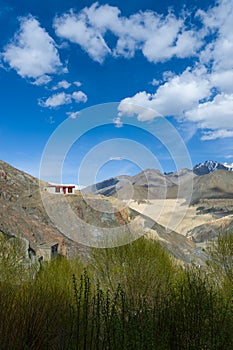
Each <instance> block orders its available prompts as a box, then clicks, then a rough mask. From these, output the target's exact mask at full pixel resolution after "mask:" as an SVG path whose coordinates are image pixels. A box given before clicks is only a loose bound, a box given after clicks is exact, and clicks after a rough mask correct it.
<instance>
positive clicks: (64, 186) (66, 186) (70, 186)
mask: <svg viewBox="0 0 233 350" xmlns="http://www.w3.org/2000/svg"><path fill="white" fill-rule="evenodd" d="M47 187H59V188H75V185H48V186H47Z"/></svg>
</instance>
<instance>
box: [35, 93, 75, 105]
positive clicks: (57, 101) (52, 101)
mask: <svg viewBox="0 0 233 350" xmlns="http://www.w3.org/2000/svg"><path fill="white" fill-rule="evenodd" d="M71 102H72V99H71V95H69V94H65V93H64V92H60V93H58V94H54V95H52V96H50V97H48V98H47V99H46V100H45V101H42V100H40V101H39V104H40V105H41V106H42V107H49V108H56V107H59V106H62V105H64V104H69V103H71Z"/></svg>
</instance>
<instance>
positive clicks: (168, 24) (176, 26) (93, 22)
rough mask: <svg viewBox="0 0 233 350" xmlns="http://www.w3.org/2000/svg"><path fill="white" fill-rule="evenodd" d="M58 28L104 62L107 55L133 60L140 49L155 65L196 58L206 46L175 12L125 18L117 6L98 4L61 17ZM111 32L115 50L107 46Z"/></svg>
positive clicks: (199, 36)
mask: <svg viewBox="0 0 233 350" xmlns="http://www.w3.org/2000/svg"><path fill="white" fill-rule="evenodd" d="M54 28H55V31H56V34H57V35H58V36H59V37H61V38H63V39H66V40H68V41H70V42H72V43H76V44H78V45H80V46H81V47H82V49H83V50H84V51H86V52H87V53H88V55H89V56H90V57H91V58H92V59H93V60H95V61H97V62H100V63H102V62H103V61H104V59H105V57H106V56H107V55H113V56H123V57H127V58H130V57H133V56H134V55H135V52H136V51H137V50H140V51H141V52H142V53H143V55H144V56H145V57H146V58H147V59H148V60H149V61H151V62H159V61H164V60H168V59H170V58H172V57H173V56H177V57H180V58H185V57H189V56H193V55H196V53H197V51H198V50H199V49H200V47H201V46H202V45H203V38H202V34H201V32H200V33H199V32H198V31H194V30H193V29H192V28H186V25H185V19H184V18H177V17H176V16H175V15H174V14H172V13H168V14H167V16H162V15H160V14H158V13H156V12H153V11H144V12H143V11H140V12H138V13H135V14H133V15H131V16H129V17H124V16H122V15H121V11H120V10H119V9H118V8H117V7H114V6H110V5H102V6H100V5H99V4H98V3H94V4H93V5H92V6H90V7H85V8H84V9H82V10H81V11H80V12H78V13H74V11H73V10H71V11H70V12H68V13H65V14H62V15H60V16H57V17H56V18H55V20H54ZM108 32H111V33H112V34H113V35H114V36H115V37H116V39H117V42H116V45H115V47H112V48H110V44H108V43H107V39H106V33H108ZM161 38H162V40H161Z"/></svg>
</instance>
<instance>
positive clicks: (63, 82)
mask: <svg viewBox="0 0 233 350" xmlns="http://www.w3.org/2000/svg"><path fill="white" fill-rule="evenodd" d="M70 86H71V84H70V83H69V82H68V81H66V80H61V81H59V82H58V84H57V85H56V86H54V87H53V90H58V89H65V90H66V89H68V88H69V87H70Z"/></svg>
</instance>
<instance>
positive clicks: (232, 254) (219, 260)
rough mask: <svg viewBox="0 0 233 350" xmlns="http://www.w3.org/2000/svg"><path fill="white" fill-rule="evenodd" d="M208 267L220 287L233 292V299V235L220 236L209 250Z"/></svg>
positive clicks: (229, 233)
mask: <svg viewBox="0 0 233 350" xmlns="http://www.w3.org/2000/svg"><path fill="white" fill-rule="evenodd" d="M208 254H209V256H210V259H209V261H208V266H209V267H210V270H211V271H212V273H213V275H214V276H215V277H216V278H217V280H218V282H219V283H220V285H222V286H224V287H226V288H227V289H228V290H231V292H232V297H233V291H232V289H233V233H232V232H226V233H221V234H219V236H218V238H217V240H216V241H215V242H213V243H212V244H211V245H210V247H209V248H208Z"/></svg>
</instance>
